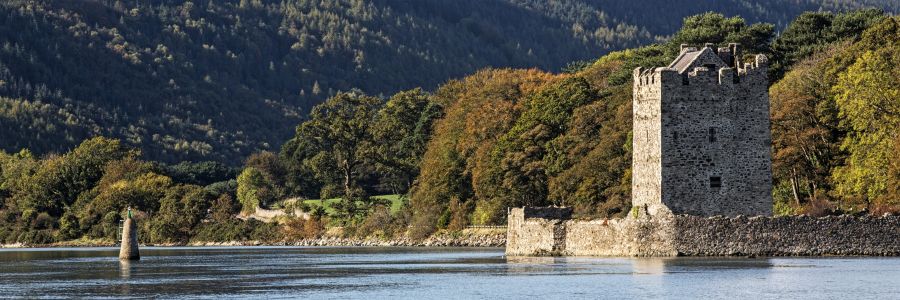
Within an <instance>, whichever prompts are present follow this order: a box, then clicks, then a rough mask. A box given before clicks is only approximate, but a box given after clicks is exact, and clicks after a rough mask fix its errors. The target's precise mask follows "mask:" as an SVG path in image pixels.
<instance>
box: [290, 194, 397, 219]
mask: <svg viewBox="0 0 900 300" xmlns="http://www.w3.org/2000/svg"><path fill="white" fill-rule="evenodd" d="M372 198H376V199H382V200H388V201H390V202H391V212H392V213H395V212H397V211H398V210H400V206H402V205H403V199H401V197H400V195H380V196H372ZM340 201H341V198H331V199H325V201H324V206H325V212H327V213H328V214H329V215H330V214H333V213H334V208H332V207H331V205H332V204H334V203H337V202H340ZM303 203H306V204H307V205H316V206H320V205H323V201H322V199H310V200H303Z"/></svg>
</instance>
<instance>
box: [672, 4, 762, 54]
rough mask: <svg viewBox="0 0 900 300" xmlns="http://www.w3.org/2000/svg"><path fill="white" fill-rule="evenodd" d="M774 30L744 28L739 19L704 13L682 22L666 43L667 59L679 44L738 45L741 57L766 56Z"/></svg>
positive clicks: (753, 27) (745, 25)
mask: <svg viewBox="0 0 900 300" xmlns="http://www.w3.org/2000/svg"><path fill="white" fill-rule="evenodd" d="M774 33H775V26H774V25H772V24H768V23H757V24H753V25H749V26H748V25H747V24H746V22H745V21H744V19H743V18H741V17H731V18H726V17H725V16H724V15H722V14H719V13H713V12H709V13H705V14H700V15H694V16H690V17H687V18H685V19H684V25H682V27H681V29H680V30H679V31H678V32H677V33H675V36H674V37H673V38H672V39H671V40H670V41H669V42H668V56H670V57H673V58H674V57H675V56H676V55H677V54H678V51H679V45H680V44H690V45H695V46H696V45H702V44H704V43H714V44H724V43H739V44H741V47H742V49H743V53H754V54H758V53H763V54H768V53H770V52H771V51H770V49H769V46H768V44H769V41H770V40H771V39H772V38H773V37H774Z"/></svg>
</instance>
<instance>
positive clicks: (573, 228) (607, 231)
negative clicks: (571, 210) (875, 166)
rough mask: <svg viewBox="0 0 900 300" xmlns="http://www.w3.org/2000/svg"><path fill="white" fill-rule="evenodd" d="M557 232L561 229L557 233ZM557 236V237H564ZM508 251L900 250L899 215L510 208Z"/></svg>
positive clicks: (545, 253) (727, 253)
mask: <svg viewBox="0 0 900 300" xmlns="http://www.w3.org/2000/svg"><path fill="white" fill-rule="evenodd" d="M561 231H562V232H561ZM559 237H562V238H561V239H560V238H559ZM506 254H507V255H509V256H567V255H571V256H821V255H884V256H900V216H885V217H853V216H841V217H822V218H814V217H806V216H800V217H774V218H773V217H749V218H748V217H744V216H738V217H697V216H688V215H679V216H668V217H663V216H649V215H646V214H641V215H638V216H637V217H634V216H629V217H627V218H624V219H610V220H570V219H545V218H539V217H531V218H526V214H525V213H523V211H522V209H521V208H519V209H512V210H511V211H510V217H509V227H508V230H507V248H506Z"/></svg>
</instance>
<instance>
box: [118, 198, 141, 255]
mask: <svg viewBox="0 0 900 300" xmlns="http://www.w3.org/2000/svg"><path fill="white" fill-rule="evenodd" d="M119 259H120V260H140V259H141V253H140V251H139V250H138V239H137V223H135V221H134V219H132V218H131V208H128V217H126V218H125V224H124V225H123V226H122V247H121V248H120V249H119Z"/></svg>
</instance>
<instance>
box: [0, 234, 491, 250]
mask: <svg viewBox="0 0 900 300" xmlns="http://www.w3.org/2000/svg"><path fill="white" fill-rule="evenodd" d="M505 245H506V231H505V230H479V231H471V230H465V231H463V232H457V233H438V234H435V235H433V236H430V237H428V238H426V239H424V240H415V239H410V238H407V237H398V238H391V239H383V238H377V237H369V238H345V237H335V236H331V237H322V238H316V239H302V240H292V241H280V242H274V243H272V242H262V241H228V242H190V243H187V244H144V245H141V247H180V246H188V247H240V246H308V247H482V248H497V247H504V246H505ZM114 246H117V244H115V243H113V242H96V243H71V242H62V243H53V244H46V245H29V244H23V243H16V244H0V248H65V247H73V248H81V247H84V248H88V247H114Z"/></svg>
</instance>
